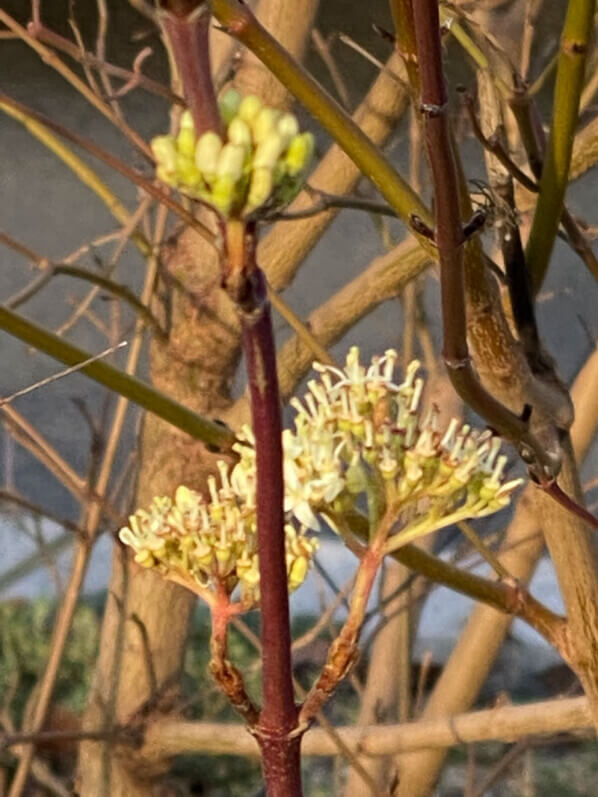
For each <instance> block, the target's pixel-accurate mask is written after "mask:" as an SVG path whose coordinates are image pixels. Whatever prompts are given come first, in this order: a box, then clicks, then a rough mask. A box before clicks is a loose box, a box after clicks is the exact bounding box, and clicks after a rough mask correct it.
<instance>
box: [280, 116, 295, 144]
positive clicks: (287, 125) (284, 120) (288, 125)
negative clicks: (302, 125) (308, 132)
mask: <svg viewBox="0 0 598 797" xmlns="http://www.w3.org/2000/svg"><path fill="white" fill-rule="evenodd" d="M276 131H277V133H278V134H279V135H280V136H281V137H282V140H283V141H284V146H285V147H288V145H289V143H290V142H291V140H292V139H293V138H295V136H296V135H297V134H298V133H299V122H298V121H297V117H296V116H295V115H294V114H292V113H283V115H282V116H281V117H280V119H279V120H278V124H277V125H276Z"/></svg>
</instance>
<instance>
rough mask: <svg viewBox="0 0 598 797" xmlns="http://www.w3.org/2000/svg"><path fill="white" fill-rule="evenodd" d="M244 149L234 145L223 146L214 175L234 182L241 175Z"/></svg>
mask: <svg viewBox="0 0 598 797" xmlns="http://www.w3.org/2000/svg"><path fill="white" fill-rule="evenodd" d="M244 160H245V149H244V147H239V146H237V145H236V144H225V145H224V146H223V147H222V151H221V152H220V156H219V157H218V166H217V167H216V174H217V175H218V177H225V176H227V177H232V179H233V180H234V181H235V182H236V181H237V180H238V179H239V177H240V176H241V175H242V173H243V162H244Z"/></svg>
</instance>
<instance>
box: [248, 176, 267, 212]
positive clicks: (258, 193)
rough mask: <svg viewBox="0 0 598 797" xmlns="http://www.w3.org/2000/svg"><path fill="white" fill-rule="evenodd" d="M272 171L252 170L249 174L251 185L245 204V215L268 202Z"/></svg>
mask: <svg viewBox="0 0 598 797" xmlns="http://www.w3.org/2000/svg"><path fill="white" fill-rule="evenodd" d="M272 185H273V182H272V171H271V170H270V169H267V168H260V169H254V170H253V172H252V174H251V183H250V185H249V193H248V195H247V202H246V204H245V207H244V211H245V212H246V213H251V212H252V211H253V210H255V209H256V208H259V206H260V205H263V204H264V202H266V201H267V200H268V198H269V197H270V194H271V193H272Z"/></svg>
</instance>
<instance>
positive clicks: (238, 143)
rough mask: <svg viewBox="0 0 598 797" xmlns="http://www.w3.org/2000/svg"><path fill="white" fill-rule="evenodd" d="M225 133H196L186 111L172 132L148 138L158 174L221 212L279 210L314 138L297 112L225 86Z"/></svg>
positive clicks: (301, 173)
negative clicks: (301, 128) (303, 129)
mask: <svg viewBox="0 0 598 797" xmlns="http://www.w3.org/2000/svg"><path fill="white" fill-rule="evenodd" d="M219 107H220V114H221V117H222V121H223V126H224V128H225V129H226V134H225V136H224V137H223V138H221V137H220V135H219V134H218V133H216V132H214V131H207V132H206V133H204V134H203V135H202V136H200V137H199V138H197V137H196V135H195V129H194V125H193V119H192V117H191V114H190V113H189V111H187V110H186V111H184V112H183V114H182V115H181V122H180V127H179V132H178V134H177V135H176V136H171V135H165V136H157V137H156V138H154V139H153V140H152V152H153V154H154V157H155V159H156V176H157V177H158V178H159V179H160V180H162V181H163V182H165V183H166V184H168V185H169V186H171V187H173V188H176V189H178V190H179V191H181V193H183V194H185V195H187V196H190V197H192V198H193V199H197V200H200V201H202V202H205V203H207V204H209V205H211V206H212V207H213V208H215V209H216V210H217V211H218V212H219V213H220V214H221V215H222V216H223V217H225V218H229V217H235V218H238V217H247V216H249V215H250V214H253V213H255V212H256V211H258V210H261V211H266V210H269V209H272V210H279V209H280V208H282V207H283V206H284V205H286V204H288V203H289V202H290V201H291V200H292V199H293V198H294V197H295V196H296V194H297V193H298V191H299V190H300V189H301V187H302V185H303V183H304V181H305V175H306V172H307V169H308V168H309V164H310V162H311V159H312V156H313V151H314V141H313V136H312V134H311V133H301V132H300V131H299V124H298V122H297V119H296V117H295V116H294V115H293V114H290V113H282V112H281V111H279V110H278V109H276V108H270V107H268V106H265V105H263V103H262V102H261V100H260V99H259V98H258V97H256V96H254V95H249V96H247V97H244V98H241V96H240V95H239V94H238V93H237V92H236V91H228V92H226V93H225V94H224V95H223V96H222V97H221V99H220V101H219Z"/></svg>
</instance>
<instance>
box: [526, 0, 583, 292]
mask: <svg viewBox="0 0 598 797" xmlns="http://www.w3.org/2000/svg"><path fill="white" fill-rule="evenodd" d="M595 9H596V0H570V2H569V7H568V10H567V17H566V19H565V26H564V28H563V35H562V37H561V49H560V54H559V59H558V69H557V77H556V85H555V89H554V105H553V112H552V128H551V131H550V137H549V140H548V146H547V150H546V156H545V158H544V167H543V169H542V178H541V180H540V194H539V196H538V203H537V205H536V210H535V213H534V220H533V223H532V229H531V231H530V236H529V240H528V243H527V252H526V257H527V263H528V268H529V270H530V273H531V275H532V278H533V281H534V284H535V285H536V286H538V285H540V284H541V283H542V280H543V279H544V275H545V274H546V270H547V268H548V261H549V259H550V255H551V252H552V249H553V246H554V240H555V238H556V234H557V232H558V228H559V222H560V218H561V214H562V212H563V203H564V199H565V190H566V188H567V182H568V179H569V166H570V163H571V153H572V150H573V139H574V134H575V127H576V125H577V118H578V114H579V99H580V96H581V90H582V88H583V82H584V75H585V66H586V57H587V51H588V46H589V42H590V37H591V35H592V29H593V20H594V11H595Z"/></svg>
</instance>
